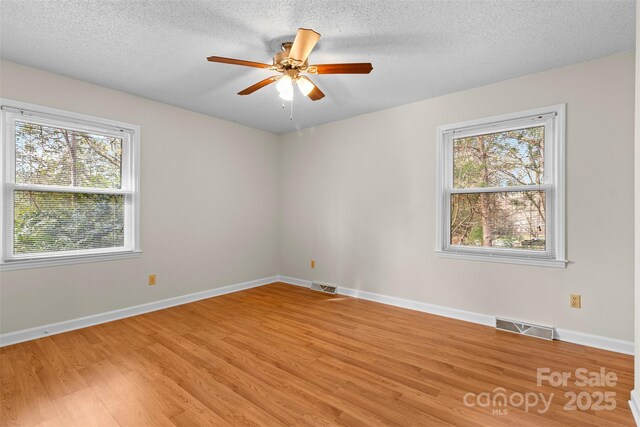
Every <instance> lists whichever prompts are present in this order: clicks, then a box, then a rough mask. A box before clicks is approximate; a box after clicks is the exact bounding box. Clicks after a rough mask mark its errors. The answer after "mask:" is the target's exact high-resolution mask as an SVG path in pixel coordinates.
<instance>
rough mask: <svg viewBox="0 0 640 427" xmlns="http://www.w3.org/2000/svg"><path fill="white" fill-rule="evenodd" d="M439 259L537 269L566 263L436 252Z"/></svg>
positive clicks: (564, 265) (563, 265)
mask: <svg viewBox="0 0 640 427" xmlns="http://www.w3.org/2000/svg"><path fill="white" fill-rule="evenodd" d="M436 256H437V257H439V258H456V259H464V260H471V261H485V262H499V263H503V264H520V265H533V266H538V267H553V268H566V267H567V263H568V261H566V260H562V259H544V258H524V257H509V256H501V255H489V254H468V253H461V252H444V251H436Z"/></svg>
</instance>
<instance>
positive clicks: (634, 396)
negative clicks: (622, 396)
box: [629, 390, 640, 426]
mask: <svg viewBox="0 0 640 427" xmlns="http://www.w3.org/2000/svg"><path fill="white" fill-rule="evenodd" d="M629 407H630V408H631V413H632V414H633V419H634V420H635V422H636V425H637V426H640V393H639V392H638V391H636V390H631V400H629Z"/></svg>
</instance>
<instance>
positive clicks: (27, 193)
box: [4, 115, 133, 257]
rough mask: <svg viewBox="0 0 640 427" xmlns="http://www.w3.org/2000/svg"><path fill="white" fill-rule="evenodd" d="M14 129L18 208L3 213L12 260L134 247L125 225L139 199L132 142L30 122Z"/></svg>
mask: <svg viewBox="0 0 640 427" xmlns="http://www.w3.org/2000/svg"><path fill="white" fill-rule="evenodd" d="M12 123H13V124H12V126H11V130H12V132H11V133H10V134H13V135H14V136H15V139H14V141H15V145H14V151H13V153H12V154H13V157H14V162H12V163H13V164H10V165H9V170H10V171H11V178H13V179H12V181H13V183H11V182H10V183H7V184H6V186H5V189H6V192H5V194H6V195H7V196H8V197H9V198H10V199H11V200H12V202H13V203H11V206H6V208H7V209H6V210H5V213H4V214H5V215H6V217H7V218H11V219H12V221H10V222H9V223H8V227H9V228H8V230H7V231H10V232H11V233H12V235H13V241H12V242H11V243H12V251H11V253H12V256H15V257H28V256H29V255H34V254H53V253H67V252H71V253H74V252H78V251H94V250H100V249H115V248H123V247H125V246H126V245H127V244H130V239H128V238H127V236H126V227H125V222H126V221H127V218H129V214H128V212H130V206H131V200H132V196H133V193H132V191H131V190H130V189H129V188H128V183H129V181H130V180H129V179H128V176H127V173H128V167H127V165H126V161H127V160H126V159H127V158H128V157H127V156H126V152H125V153H123V151H124V150H125V149H126V148H127V147H128V145H127V143H126V140H125V137H124V136H122V135H121V134H114V133H110V132H109V131H108V130H107V131H105V132H101V131H100V130H97V129H89V128H83V129H80V128H79V127H75V126H69V127H65V126H64V125H58V123H59V121H58V122H53V121H48V120H45V119H39V118H37V117H36V118H33V117H28V116H26V115H21V116H16V118H15V120H14V121H13V122H12ZM52 123H53V124H52ZM123 154H125V156H124V157H123Z"/></svg>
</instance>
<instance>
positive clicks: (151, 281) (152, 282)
mask: <svg viewBox="0 0 640 427" xmlns="http://www.w3.org/2000/svg"><path fill="white" fill-rule="evenodd" d="M155 284H156V275H155V274H150V275H149V286H155Z"/></svg>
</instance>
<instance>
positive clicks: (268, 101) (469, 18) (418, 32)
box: [0, 0, 635, 133]
mask: <svg viewBox="0 0 640 427" xmlns="http://www.w3.org/2000/svg"><path fill="white" fill-rule="evenodd" d="M0 15H1V18H0V26H1V28H0V36H1V39H0V55H1V57H2V58H4V59H7V60H10V61H14V62H18V63H21V64H26V65H30V66H33V67H37V68H41V69H45V70H49V71H53V72H55V73H59V74H63V75H66V76H70V77H74V78H77V79H81V80H86V81H89V82H93V83H97V84H99V85H103V86H107V87H110V88H114V89H119V90H122V91H125V92H129V93H132V94H136V95H140V96H143V97H146V98H150V99H154V100H158V101H161V102H165V103H168V104H172V105H176V106H179V107H183V108H187V109H189V110H193V111H198V112H201V113H205V114H209V115H212V116H216V117H220V118H223V119H227V120H231V121H234V122H238V123H242V124H245V125H248V126H252V127H255V128H260V129H265V130H269V131H273V132H277V133H282V132H287V131H292V130H295V129H301V128H306V127H310V126H314V125H318V124H321V123H326V122H330V121H334V120H339V119H344V118H347V117H352V116H355V115H359V114H363V113H367V112H371V111H376V110H381V109H385V108H389V107H393V106H396V105H400V104H406V103H409V102H413V101H418V100H422V99H427V98H432V97H435V96H439V95H443V94H446V93H451V92H455V91H458V90H462V89H466V88H471V87H475V86H479V85H483V84H487V83H490V82H495V81H499V80H504V79H508V78H512V77H516V76H519V75H524V74H528V73H532V72H536V71H541V70H545V69H550V68H554V67H558V66H562V65H566V64H571V63H575V62H580V61H585V60H589V59H592V58H598V57H602V56H606V55H609V54H614V53H618V52H623V51H628V50H631V49H633V47H634V25H635V20H634V16H635V5H634V1H633V0H603V1H583V0H578V1H568V0H567V1H562V0H556V1H544V0H536V1H516V0H497V1H471V0H469V1H403V0H382V1H381V0H378V1H347V0H340V1H323V0H304V1H295V0H279V1H254V0H238V1H228V0H227V1H222V0H214V1H204V0H187V1H184V0H183V1H168V0H156V1H151V0H146V1H142V0H137V1H113V0H101V1H97V0H71V1H34V0H0ZM298 27H306V28H313V29H314V30H316V31H318V32H320V33H321V34H322V38H321V40H320V43H319V44H318V46H317V47H316V49H315V50H314V51H313V52H312V54H311V57H310V63H332V62H371V63H373V72H372V73H371V74H370V75H322V76H315V77H313V80H314V81H315V82H316V83H317V84H318V86H319V87H320V88H321V89H322V90H323V91H324V93H325V94H326V95H327V96H326V97H325V98H324V99H322V100H321V101H317V102H312V101H310V100H309V99H306V98H302V97H301V96H298V97H297V98H296V99H295V100H294V119H293V121H291V120H289V110H288V107H287V108H286V109H285V111H283V110H282V109H281V105H282V104H281V100H280V99H279V98H278V96H277V92H276V89H275V87H274V85H271V86H269V87H266V88H264V89H262V90H260V91H258V92H256V93H254V94H253V95H250V96H238V95H236V93H237V92H238V91H240V90H241V89H244V88H245V87H247V86H250V85H251V84H253V83H255V82H257V81H259V80H262V79H264V78H265V77H267V76H269V75H270V72H269V71H266V70H261V69H254V68H246V67H238V66H233V65H226V64H214V63H209V62H207V61H206V57H207V56H210V55H218V56H227V57H234V58H240V59H247V60H253V61H258V62H270V58H271V56H272V55H273V53H274V52H273V49H274V48H275V47H277V45H275V43H274V42H273V41H274V40H282V37H283V36H286V35H290V34H295V31H296V30H297V28H298ZM270 45H274V46H273V47H270Z"/></svg>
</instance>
